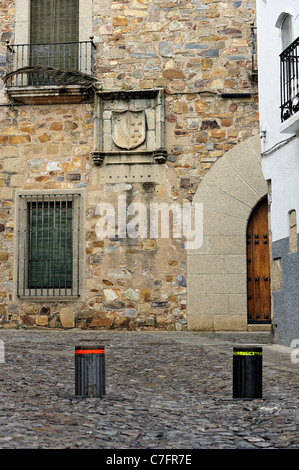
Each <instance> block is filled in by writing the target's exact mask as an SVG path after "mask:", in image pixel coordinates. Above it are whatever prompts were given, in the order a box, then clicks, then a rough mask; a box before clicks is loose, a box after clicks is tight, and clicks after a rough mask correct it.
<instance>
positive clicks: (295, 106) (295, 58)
mask: <svg viewBox="0 0 299 470" xmlns="http://www.w3.org/2000/svg"><path fill="white" fill-rule="evenodd" d="M280 84H281V85H280V92H281V106H280V109H281V122H284V121H286V120H287V119H289V118H290V117H291V116H293V115H294V114H296V113H297V112H298V111H299V38H297V39H296V40H295V41H294V42H293V43H292V44H290V46H288V47H287V48H286V49H285V50H284V51H283V52H282V53H281V54H280Z"/></svg>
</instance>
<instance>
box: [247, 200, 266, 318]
mask: <svg viewBox="0 0 299 470" xmlns="http://www.w3.org/2000/svg"><path fill="white" fill-rule="evenodd" d="M247 299H248V300H247V312H248V323H271V296H270V255H269V233H268V201H267V199H263V200H262V201H261V202H260V203H259V204H258V206H257V207H256V208H255V209H254V211H253V213H252V214H251V217H250V219H249V222H248V226H247Z"/></svg>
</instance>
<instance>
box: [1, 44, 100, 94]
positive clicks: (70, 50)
mask: <svg viewBox="0 0 299 470" xmlns="http://www.w3.org/2000/svg"><path fill="white" fill-rule="evenodd" d="M94 49H95V45H94V43H93V42H92V40H90V41H83V42H67V43H49V44H20V45H15V44H13V45H10V44H7V50H6V76H5V78H4V79H5V83H6V87H7V88H8V89H9V88H12V87H28V86H34V87H42V86H53V85H82V86H87V85H90V84H91V83H92V82H93V81H94V77H93V75H94V62H95V59H94Z"/></svg>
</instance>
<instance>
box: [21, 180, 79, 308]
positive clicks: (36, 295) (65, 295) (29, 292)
mask: <svg viewBox="0 0 299 470" xmlns="http://www.w3.org/2000/svg"><path fill="white" fill-rule="evenodd" d="M70 195H75V196H78V198H75V199H74V202H75V204H74V207H73V214H75V215H76V214H78V217H74V219H73V222H74V226H73V232H74V233H76V237H73V283H75V282H77V280H78V291H77V292H76V293H73V294H72V292H71V290H70V289H68V290H67V291H66V292H60V293H59V289H55V291H56V292H55V294H54V295H53V294H52V295H51V294H50V293H49V295H46V294H45V293H43V295H42V294H41V293H40V290H37V291H36V292H35V290H34V289H28V286H26V287H25V293H24V291H23V292H22V293H19V292H18V291H19V285H20V284H23V283H24V282H25V285H26V278H25V276H26V275H27V274H26V273H27V269H26V265H25V264H24V263H26V262H27V261H28V253H27V254H26V256H24V262H22V260H21V256H20V253H21V252H22V250H23V249H26V244H25V242H24V239H25V236H26V237H28V233H26V227H27V226H28V225H27V224H28V209H27V200H26V196H27V197H33V198H34V197H37V198H42V197H44V198H47V199H45V201H50V200H51V196H56V198H57V197H60V200H61V201H66V198H67V196H70ZM52 199H54V198H53V197H52ZM15 208H16V210H15V221H14V225H15V234H16V235H15V238H14V253H15V256H14V271H13V272H14V286H13V297H14V300H18V299H19V300H27V301H28V300H32V301H36V300H40V301H43V302H45V301H47V302H48V301H51V300H53V301H74V300H80V299H81V298H83V296H84V273H85V255H84V253H85V249H84V247H85V236H84V227H85V225H84V214H85V194H84V191H82V190H76V189H73V190H40V191H39V190H38V191H30V190H20V191H16V194H15ZM23 232H24V233H25V235H24V234H23ZM27 240H28V238H27V239H26V243H27ZM27 246H28V245H27ZM24 266H25V269H24ZM24 273H25V274H24ZM45 290H46V288H45ZM50 290H51V289H50Z"/></svg>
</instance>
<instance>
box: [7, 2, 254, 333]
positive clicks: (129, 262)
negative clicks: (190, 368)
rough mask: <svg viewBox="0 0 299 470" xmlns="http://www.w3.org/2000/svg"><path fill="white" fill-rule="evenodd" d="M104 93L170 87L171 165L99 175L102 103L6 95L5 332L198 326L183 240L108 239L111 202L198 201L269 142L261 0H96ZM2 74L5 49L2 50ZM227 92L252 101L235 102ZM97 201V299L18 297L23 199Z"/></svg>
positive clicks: (89, 226)
mask: <svg viewBox="0 0 299 470" xmlns="http://www.w3.org/2000/svg"><path fill="white" fill-rule="evenodd" d="M92 15H93V34H94V39H93V40H94V42H95V44H96V72H95V73H96V76H97V78H98V87H99V89H101V90H112V89H114V90H124V91H126V90H128V91H129V90H149V89H152V88H154V87H160V88H164V89H165V146H166V150H167V155H168V156H167V161H166V162H165V163H164V164H160V165H159V164H156V163H153V164H150V165H142V164H137V163H136V164H132V165H123V164H121V165H109V164H107V162H105V160H104V163H103V164H102V165H101V166H96V165H94V163H93V160H92V152H93V150H94V146H95V134H94V116H95V109H94V102H93V100H92V99H91V100H90V102H88V103H82V104H68V103H66V104H55V105H54V104H49V105H26V106H25V105H21V104H17V103H15V105H14V106H12V105H11V103H10V102H9V98H8V96H7V94H6V93H5V91H4V87H3V84H2V85H1V87H0V91H1V99H0V102H1V108H0V123H1V124H0V125H1V127H0V144H1V148H0V165H1V180H0V198H1V207H0V218H1V220H0V230H1V238H0V241H1V248H0V273H1V280H0V296H1V306H0V309H1V310H0V324H1V325H2V326H12V325H15V326H17V325H22V326H24V325H25V326H33V325H38V326H45V327H61V326H62V327H74V326H77V327H80V328H86V327H94V328H99V327H106V328H132V329H134V328H156V327H158V328H166V329H173V328H177V329H185V328H187V314H186V302H187V289H188V286H187V285H186V279H187V271H186V270H187V267H186V249H185V247H184V240H183V239H175V238H172V237H171V238H170V239H159V238H158V239H152V238H150V237H148V238H143V239H141V238H136V239H129V238H127V239H117V238H110V239H108V238H106V239H104V240H103V239H99V238H98V237H97V235H96V231H95V227H96V223H97V221H98V214H97V206H98V204H99V202H110V203H114V204H115V205H116V204H117V197H118V195H124V196H126V198H127V201H128V202H130V203H132V202H138V201H139V202H142V203H143V204H144V205H145V206H146V207H147V208H148V207H149V205H150V204H151V202H158V203H159V202H166V203H168V204H171V203H178V204H183V203H191V202H192V200H193V197H194V194H195V192H196V190H197V188H198V186H199V184H200V182H201V180H202V179H203V177H204V176H205V175H206V174H207V172H208V170H209V169H210V168H211V166H213V164H214V163H215V162H216V161H217V160H218V159H219V158H221V157H222V156H223V155H224V154H225V153H226V152H227V151H228V150H229V149H231V148H233V147H234V146H235V145H236V144H238V143H239V142H242V141H245V140H247V139H248V138H250V137H252V136H254V135H256V134H257V133H258V113H257V87H256V84H255V80H254V77H253V75H252V71H251V22H252V21H254V18H255V16H254V15H255V11H254V3H253V2H245V1H222V2H220V1H217V0H213V1H211V0H204V1H191V2H187V1H184V0H183V1H169V2H168V1H143V0H142V1H136V0H134V1H131V2H130V1H127V2H122V3H119V2H115V1H111V0H110V1H107V0H106V1H104V2H103V1H101V2H100V1H94V2H93V12H92ZM0 17H1V20H2V21H1V28H2V31H1V35H2V39H5V38H8V39H11V38H13V34H14V29H13V28H14V2H12V1H7V2H2V3H1V4H0ZM0 57H1V58H2V59H1V62H0V74H2V76H3V73H4V72H3V70H4V69H3V66H4V57H5V48H4V47H3V42H2V43H1V56H0ZM223 93H247V95H246V96H245V97H240V96H239V97H232V96H228V97H224V96H223ZM72 188H75V189H78V188H81V189H82V191H84V192H85V195H86V196H85V200H86V205H85V250H86V259H85V273H84V275H85V291H84V296H83V297H84V298H82V299H80V301H76V302H55V301H51V302H50V301H49V302H40V301H39V302H35V301H34V299H33V300H32V301H30V302H27V301H26V302H24V301H20V300H16V299H15V298H14V296H13V283H14V257H15V253H14V249H13V246H14V245H13V242H14V237H15V232H14V230H15V223H14V216H15V203H14V201H15V191H16V190H17V189H30V190H48V189H72Z"/></svg>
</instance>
